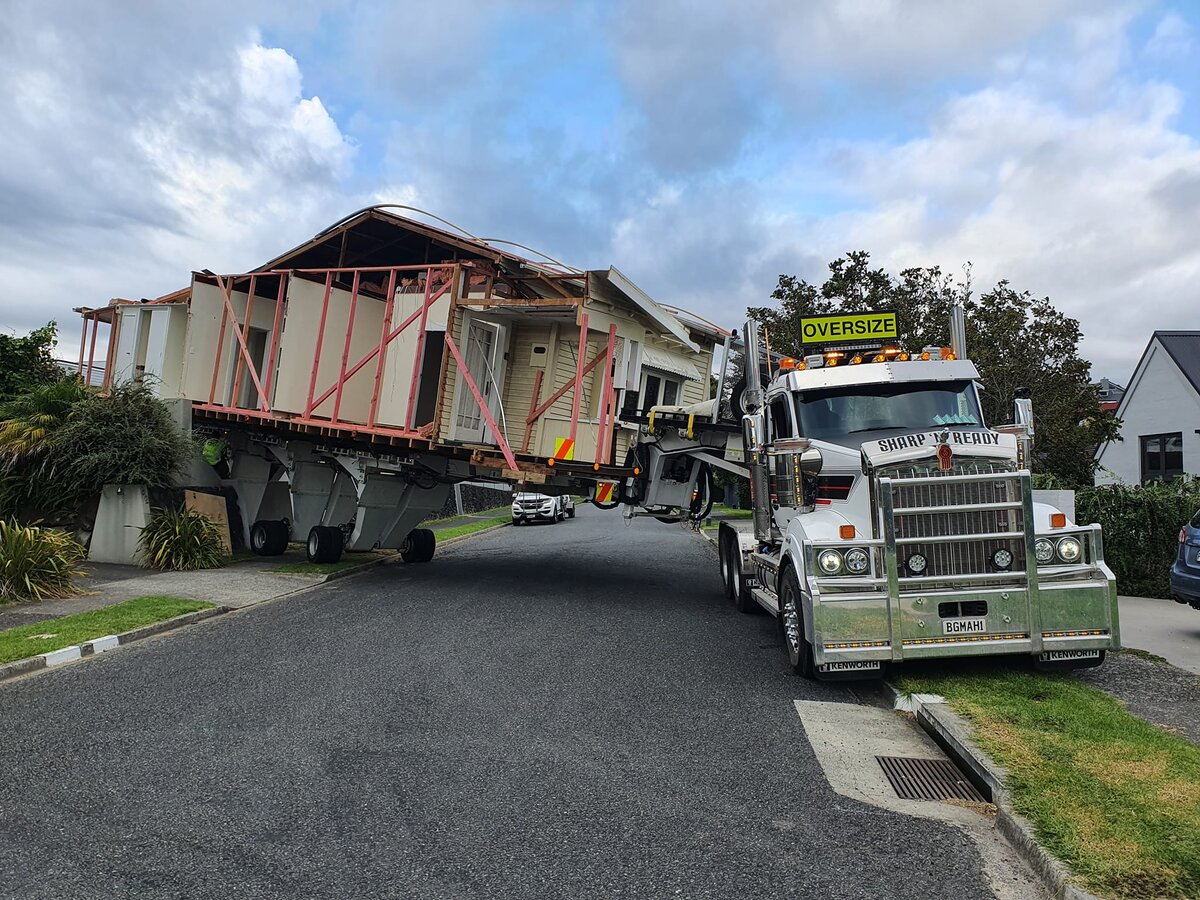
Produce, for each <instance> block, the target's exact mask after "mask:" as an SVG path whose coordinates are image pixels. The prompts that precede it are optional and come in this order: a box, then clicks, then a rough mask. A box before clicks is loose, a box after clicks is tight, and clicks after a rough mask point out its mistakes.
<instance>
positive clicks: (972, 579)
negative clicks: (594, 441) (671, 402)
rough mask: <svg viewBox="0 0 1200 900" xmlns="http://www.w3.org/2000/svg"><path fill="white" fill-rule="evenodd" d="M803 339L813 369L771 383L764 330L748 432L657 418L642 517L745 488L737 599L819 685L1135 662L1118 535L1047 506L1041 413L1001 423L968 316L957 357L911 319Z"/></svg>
mask: <svg viewBox="0 0 1200 900" xmlns="http://www.w3.org/2000/svg"><path fill="white" fill-rule="evenodd" d="M801 329H802V331H801V333H802V334H803V335H804V338H803V339H804V340H805V342H806V345H807V346H806V348H805V350H806V355H804V356H802V357H797V358H794V359H793V358H784V359H775V358H774V357H771V358H770V359H771V361H770V363H769V364H766V365H765V368H766V373H765V375H764V373H762V372H761V371H760V366H757V365H753V364H751V362H750V361H753V360H763V359H764V358H765V357H764V354H763V353H762V352H761V351H760V335H759V326H758V325H757V324H756V323H754V322H749V323H747V325H746V327H745V329H744V338H743V342H744V352H745V357H744V358H745V360H746V361H747V362H746V365H745V376H744V380H743V382H742V383H739V385H738V386H737V387H736V388H735V389H734V398H733V406H734V408H735V410H736V409H738V408H739V407H740V408H741V409H742V410H744V415H743V419H742V423H741V424H742V427H741V428H740V429H736V428H735V427H734V426H733V425H732V424H730V423H726V424H721V423H720V422H718V421H716V420H717V418H718V417H717V416H716V415H709V413H710V410H708V409H704V410H696V409H687V408H666V409H656V410H655V411H654V414H653V416H652V417H650V418H649V420H648V421H647V423H646V426H645V427H644V428H643V433H642V436H641V440H640V442H639V444H638V446H637V448H636V450H635V451H634V459H633V461H632V462H633V465H634V469H635V471H636V472H637V473H638V474H637V475H636V476H635V477H633V478H631V479H628V481H627V482H626V484H625V485H623V488H622V499H623V500H624V501H625V502H626V503H627V506H626V514H627V515H635V514H637V515H641V514H648V515H653V516H657V517H659V518H662V519H668V520H669V519H671V518H672V517H683V516H685V515H687V513H688V511H689V510H690V512H691V514H692V515H693V516H696V515H700V514H702V513H703V512H704V511H703V510H700V509H698V508H697V498H700V499H703V498H704V497H706V496H711V493H712V491H711V479H710V478H709V477H708V473H709V472H711V468H712V467H714V466H716V467H722V468H726V469H730V470H732V471H735V472H738V473H740V474H744V475H745V476H747V477H748V478H749V479H750V484H751V497H752V506H753V529H752V530H739V529H738V528H736V527H734V526H733V525H731V524H729V523H722V524H721V525H720V529H719V532H718V550H719V559H720V569H721V577H722V580H723V583H724V589H725V593H726V595H727V596H728V597H729V599H730V600H732V601H733V602H734V603H735V604H736V605H737V606H738V608H739V609H741V610H742V611H750V610H752V609H754V608H756V607H759V606H761V607H762V608H764V609H766V610H767V611H768V612H769V613H771V614H772V615H775V616H777V617H778V619H779V623H780V629H781V632H782V635H783V639H784V644H785V646H786V649H787V653H788V657H789V661H790V663H791V666H792V667H793V668H794V669H795V671H796V672H797V673H798V674H801V675H805V676H814V677H817V678H823V679H830V678H863V677H875V676H878V675H879V674H880V673H881V672H882V670H883V668H884V667H885V666H886V665H887V664H889V663H897V662H902V661H906V660H917V659H928V658H932V657H962V656H991V655H1000V654H1024V655H1028V656H1032V657H1033V659H1034V660H1035V661H1036V663H1037V664H1038V665H1039V667H1043V668H1050V669H1065V668H1077V667H1086V666H1095V665H1099V664H1100V663H1101V662H1102V661H1103V659H1104V655H1105V651H1107V650H1110V649H1116V648H1118V647H1119V641H1120V633H1119V624H1118V618H1117V592H1116V584H1115V580H1114V578H1113V574H1112V572H1111V571H1110V570H1109V568H1108V566H1106V565H1105V562H1104V546H1103V541H1102V537H1101V531H1100V527H1099V526H1098V525H1077V524H1075V523H1074V522H1072V521H1071V516H1069V515H1068V512H1067V511H1064V510H1063V509H1060V508H1059V507H1058V506H1056V505H1054V504H1053V502H1052V501H1053V500H1055V499H1059V498H1057V497H1054V496H1053V495H1043V494H1042V493H1041V492H1037V491H1034V490H1033V488H1032V484H1031V476H1030V472H1029V468H1028V462H1029V458H1030V457H1029V453H1030V450H1031V446H1032V444H1031V441H1032V437H1033V419H1032V411H1031V407H1030V401H1029V400H1028V399H1027V398H1021V397H1019V398H1017V399H1016V401H1015V410H1016V416H1015V418H1016V423H1015V424H1014V425H1006V426H999V427H995V426H993V427H988V426H987V424H986V423H985V422H984V420H983V415H982V412H981V407H980V402H979V396H978V391H979V389H980V384H979V372H978V370H977V369H976V368H975V366H974V364H973V363H971V362H970V361H969V360H967V359H965V358H963V356H964V350H965V348H964V344H965V339H964V332H965V329H964V327H963V318H962V312H961V310H956V311H955V314H954V316H953V317H952V321H951V335H952V340H951V345H952V346H951V347H923V348H920V349H915V350H910V349H905V348H903V347H902V346H901V345H900V344H899V343H898V342H897V341H896V340H895V339H896V338H897V331H896V319H895V314H894V313H868V314H860V315H843V316H826V317H814V318H810V319H805V320H803V321H802V323H801ZM810 342H811V343H810ZM813 345H815V346H813ZM722 380H724V376H722Z"/></svg>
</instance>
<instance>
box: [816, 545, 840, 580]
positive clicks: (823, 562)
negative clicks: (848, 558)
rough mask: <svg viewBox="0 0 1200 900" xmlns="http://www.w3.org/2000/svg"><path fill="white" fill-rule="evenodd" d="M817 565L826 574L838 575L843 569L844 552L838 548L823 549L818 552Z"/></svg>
mask: <svg viewBox="0 0 1200 900" xmlns="http://www.w3.org/2000/svg"><path fill="white" fill-rule="evenodd" d="M817 565H818V566H819V567H820V569H821V571H822V572H824V573H825V574H826V575H836V574H837V573H838V572H840V571H842V554H840V553H838V552H837V551H836V550H822V551H821V552H820V553H819V554H817Z"/></svg>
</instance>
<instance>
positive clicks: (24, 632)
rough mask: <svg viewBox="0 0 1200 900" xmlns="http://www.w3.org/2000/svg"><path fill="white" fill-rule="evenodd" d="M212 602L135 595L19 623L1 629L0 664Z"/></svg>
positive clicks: (128, 628) (182, 612) (160, 620)
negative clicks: (99, 605)
mask: <svg viewBox="0 0 1200 900" xmlns="http://www.w3.org/2000/svg"><path fill="white" fill-rule="evenodd" d="M212 605H213V604H211V603H204V602H203V601H200V600H181V599H180V598H178V597H138V598H136V599H134V600H126V601H125V602H124V603H117V604H114V605H113V606H105V607H102V608H100V609H93V610H91V611H90V612H84V613H76V614H75V615H73V616H63V617H62V618H61V619H48V620H44V621H41V622H33V623H32V624H29V625H20V626H18V627H16V628H9V629H8V630H6V631H0V664H3V663H10V662H15V661H16V660H18V659H25V658H26V657H28V656H37V655H38V654H39V653H48V652H50V651H51V650H61V649H62V648H63V647H70V646H71V645H72V644H78V643H80V642H81V641H90V640H92V639H93V638H98V637H104V636H105V635H108V634H120V633H121V632H122V631H129V630H130V629H132V628H140V627H141V626H142V625H151V624H153V623H154V622H162V621H163V620H165V619H173V618H175V616H182V615H183V614H184V613H190V612H195V611H196V610H199V609H208V608H209V607H211V606H212Z"/></svg>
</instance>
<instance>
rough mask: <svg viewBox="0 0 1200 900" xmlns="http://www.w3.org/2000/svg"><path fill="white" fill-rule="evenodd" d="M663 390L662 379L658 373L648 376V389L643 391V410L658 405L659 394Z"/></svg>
mask: <svg viewBox="0 0 1200 900" xmlns="http://www.w3.org/2000/svg"><path fill="white" fill-rule="evenodd" d="M661 391H662V381H661V380H659V377H658V376H657V375H647V376H646V389H645V390H643V391H642V412H646V411H647V410H649V409H653V408H654V407H656V406H658V395H659V393H660V392H661Z"/></svg>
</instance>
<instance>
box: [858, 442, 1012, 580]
mask: <svg viewBox="0 0 1200 900" xmlns="http://www.w3.org/2000/svg"><path fill="white" fill-rule="evenodd" d="M881 474H882V475H883V477H885V478H888V479H890V482H889V486H890V490H891V494H892V497H891V499H892V507H893V510H894V512H893V516H892V523H891V527H892V531H893V534H894V536H895V538H896V540H897V547H896V552H897V562H898V564H899V566H900V570H901V571H900V576H901V577H902V578H904V577H907V576H909V575H910V574H913V573H910V572H908V571H907V569H906V568H905V561H906V560H907V559H908V558H909V557H910V556H912V555H913V554H920V555H921V556H923V557H924V558H925V560H926V568H925V570H924V572H922V573H921V578H922V579H923V580H936V579H938V578H944V577H953V576H956V575H986V574H989V573H995V572H997V571H998V570H997V567H996V565H995V563H994V562H993V555H994V554H995V553H996V551H997V550H1007V551H1008V552H1009V553H1010V554H1011V555H1012V563H1011V564H1010V566H1009V567H1008V569H1007V571H1016V572H1020V571H1023V570H1024V568H1025V540H1024V531H1025V522H1024V514H1023V510H1022V508H1021V505H1020V504H1021V501H1022V497H1021V480H1020V478H1019V476H1018V475H1017V474H1016V473H1015V472H1014V471H1013V470H1012V469H1008V468H1004V467H1002V466H998V465H994V464H990V463H974V464H970V465H967V466H956V467H954V468H953V469H951V470H950V471H949V472H942V471H940V470H938V469H936V468H932V469H931V468H924V467H911V466H909V467H904V468H901V469H893V470H890V471H887V472H884V473H881ZM988 475H995V476H996V477H995V478H994V479H992V478H987V477H980V476H988ZM956 476H976V477H971V478H969V480H968V479H964V478H961V477H956ZM909 479H921V481H920V483H916V484H906V483H905V482H906V481H908V480H909ZM1000 504H1005V505H1006V506H1005V507H1004V508H995V507H996V506H997V505H1000ZM989 507H990V508H989ZM926 509H928V510H929V512H922V510H926ZM1017 533H1019V534H1020V535H1021V536H1020V537H1013V536H1005V537H996V538H991V539H989V538H987V536H988V535H993V534H994V535H1014V534H1017ZM958 536H962V537H964V538H966V537H971V538H972V539H971V540H962V541H929V542H927V543H926V542H923V541H921V540H920V539H921V538H946V537H958ZM979 538H983V539H979ZM902 589H904V590H920V589H921V585H920V584H913V583H911V582H910V583H909V584H907V585H903V586H902Z"/></svg>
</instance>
